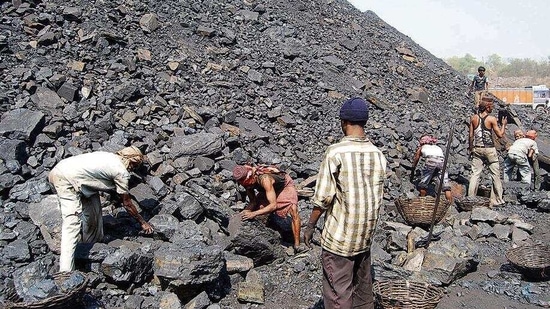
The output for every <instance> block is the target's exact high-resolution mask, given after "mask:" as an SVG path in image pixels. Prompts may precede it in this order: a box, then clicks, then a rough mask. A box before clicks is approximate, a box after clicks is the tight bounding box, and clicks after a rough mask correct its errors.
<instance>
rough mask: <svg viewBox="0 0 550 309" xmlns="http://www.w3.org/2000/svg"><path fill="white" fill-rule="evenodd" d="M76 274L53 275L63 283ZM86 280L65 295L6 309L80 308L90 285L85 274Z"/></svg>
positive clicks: (14, 303) (20, 303)
mask: <svg viewBox="0 0 550 309" xmlns="http://www.w3.org/2000/svg"><path fill="white" fill-rule="evenodd" d="M72 273H74V272H61V273H56V274H54V275H52V277H53V280H54V281H56V282H63V281H64V280H66V279H68V278H69V277H70V276H71V274H72ZM82 275H83V276H84V278H85V279H84V280H83V282H82V283H80V284H79V285H77V286H76V287H74V288H73V289H71V290H70V291H68V292H67V293H65V294H58V295H54V296H52V297H48V298H45V299H42V300H40V301H34V302H13V303H8V304H7V306H6V309H62V308H78V307H79V306H78V303H79V302H80V301H81V299H82V296H83V295H84V292H85V290H86V286H87V285H88V279H87V278H86V276H85V275H84V274H82Z"/></svg>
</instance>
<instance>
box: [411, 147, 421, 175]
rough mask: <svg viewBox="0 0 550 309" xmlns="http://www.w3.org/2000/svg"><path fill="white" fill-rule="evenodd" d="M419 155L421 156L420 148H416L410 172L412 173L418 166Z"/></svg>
mask: <svg viewBox="0 0 550 309" xmlns="http://www.w3.org/2000/svg"><path fill="white" fill-rule="evenodd" d="M420 155H422V146H420V147H418V148H417V149H416V152H415V154H414V158H413V165H412V171H413V172H414V170H415V169H416V166H417V165H418V161H420Z"/></svg>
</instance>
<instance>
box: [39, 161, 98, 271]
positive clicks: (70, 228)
mask: <svg viewBox="0 0 550 309" xmlns="http://www.w3.org/2000/svg"><path fill="white" fill-rule="evenodd" d="M48 180H49V181H50V183H51V184H52V185H53V186H54V187H55V191H56V192H57V196H58V199H59V207H60V210H61V216H62V218H63V224H62V226H61V255H60V257H59V271H71V270H74V269H75V265H74V252H75V249H76V245H77V243H78V242H79V241H80V236H81V233H82V242H85V243H93V242H96V241H100V240H102V239H103V216H102V213H101V202H100V200H99V195H98V194H94V195H92V196H90V197H85V196H83V195H82V194H80V193H79V192H76V190H75V189H74V188H73V186H72V185H71V183H70V182H69V181H68V180H67V178H65V176H63V172H62V171H60V170H59V169H57V168H54V169H53V170H52V171H50V174H49V176H48Z"/></svg>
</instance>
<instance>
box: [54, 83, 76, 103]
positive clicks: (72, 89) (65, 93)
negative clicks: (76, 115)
mask: <svg viewBox="0 0 550 309" xmlns="http://www.w3.org/2000/svg"><path fill="white" fill-rule="evenodd" d="M77 93H78V88H77V87H76V86H74V85H73V84H71V83H70V82H65V83H63V85H61V87H60V88H59V89H58V90H57V94H58V95H59V96H60V97H62V98H64V99H65V100H67V101H68V102H72V101H73V100H74V99H75V98H76V94H77Z"/></svg>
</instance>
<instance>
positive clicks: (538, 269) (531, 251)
mask: <svg viewBox="0 0 550 309" xmlns="http://www.w3.org/2000/svg"><path fill="white" fill-rule="evenodd" d="M506 258H507V259H508V260H509V261H510V263H512V264H513V265H514V266H515V267H516V268H517V269H518V270H519V271H520V272H521V273H522V274H523V275H524V276H525V277H527V278H530V279H533V280H547V279H550V245H540V244H538V245H524V246H520V247H517V248H511V249H508V251H506Z"/></svg>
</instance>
